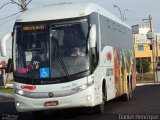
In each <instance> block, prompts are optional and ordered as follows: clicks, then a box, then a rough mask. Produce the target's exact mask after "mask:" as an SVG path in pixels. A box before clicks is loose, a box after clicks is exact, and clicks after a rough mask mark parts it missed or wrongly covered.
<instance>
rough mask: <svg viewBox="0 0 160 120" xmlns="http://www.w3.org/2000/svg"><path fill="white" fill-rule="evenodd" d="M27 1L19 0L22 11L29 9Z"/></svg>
mask: <svg viewBox="0 0 160 120" xmlns="http://www.w3.org/2000/svg"><path fill="white" fill-rule="evenodd" d="M26 1H27V0H19V2H20V5H21V10H22V11H26V10H27V3H26Z"/></svg>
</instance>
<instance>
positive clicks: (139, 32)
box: [132, 23, 160, 69]
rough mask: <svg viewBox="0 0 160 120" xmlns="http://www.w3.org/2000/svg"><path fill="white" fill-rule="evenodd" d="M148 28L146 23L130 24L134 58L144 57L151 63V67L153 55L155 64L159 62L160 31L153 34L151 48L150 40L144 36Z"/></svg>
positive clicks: (140, 58)
mask: <svg viewBox="0 0 160 120" xmlns="http://www.w3.org/2000/svg"><path fill="white" fill-rule="evenodd" d="M149 30H150V25H149V24H148V23H146V24H139V25H134V26H132V32H133V41H134V50H135V57H136V60H142V59H146V60H147V61H149V63H151V64H150V65H151V66H150V67H151V68H152V69H153V64H152V63H153V57H154V63H155V65H156V64H157V63H158V62H160V33H155V34H154V39H153V48H152V45H151V41H150V40H148V39H147V36H146V35H147V32H148V31H149ZM152 49H153V56H152Z"/></svg>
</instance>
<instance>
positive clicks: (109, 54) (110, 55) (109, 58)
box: [107, 51, 112, 62]
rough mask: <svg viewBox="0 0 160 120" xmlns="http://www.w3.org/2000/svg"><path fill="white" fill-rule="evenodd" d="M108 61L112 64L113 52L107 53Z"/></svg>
mask: <svg viewBox="0 0 160 120" xmlns="http://www.w3.org/2000/svg"><path fill="white" fill-rule="evenodd" d="M107 60H109V61H110V62H111V60H112V54H111V51H110V52H108V53H107Z"/></svg>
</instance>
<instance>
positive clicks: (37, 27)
mask: <svg viewBox="0 0 160 120" xmlns="http://www.w3.org/2000/svg"><path fill="white" fill-rule="evenodd" d="M44 29H45V26H44V25H32V26H24V27H23V31H29V30H44Z"/></svg>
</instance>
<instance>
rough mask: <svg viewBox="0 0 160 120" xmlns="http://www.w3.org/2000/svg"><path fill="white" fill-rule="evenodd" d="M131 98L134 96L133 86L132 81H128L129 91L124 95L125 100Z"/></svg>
mask: <svg viewBox="0 0 160 120" xmlns="http://www.w3.org/2000/svg"><path fill="white" fill-rule="evenodd" d="M131 98H132V87H131V83H130V82H128V83H127V93H125V94H124V95H123V99H124V101H129V100H131Z"/></svg>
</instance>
